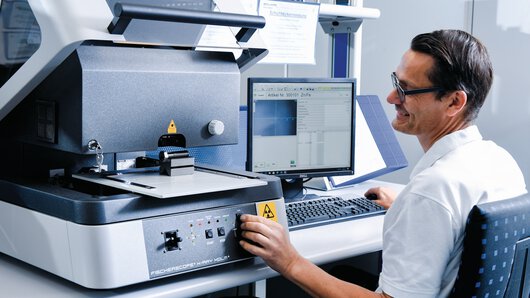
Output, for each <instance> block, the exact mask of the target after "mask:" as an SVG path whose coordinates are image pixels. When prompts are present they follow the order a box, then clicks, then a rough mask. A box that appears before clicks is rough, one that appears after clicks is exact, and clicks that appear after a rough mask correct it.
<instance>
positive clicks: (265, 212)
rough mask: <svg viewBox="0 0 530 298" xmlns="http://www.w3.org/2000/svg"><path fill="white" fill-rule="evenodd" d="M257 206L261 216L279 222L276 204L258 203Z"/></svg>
mask: <svg viewBox="0 0 530 298" xmlns="http://www.w3.org/2000/svg"><path fill="white" fill-rule="evenodd" d="M256 205H258V215H259V216H261V217H265V218H267V219H270V220H274V221H275V222H278V217H277V216H276V203H275V202H263V203H257V204H256Z"/></svg>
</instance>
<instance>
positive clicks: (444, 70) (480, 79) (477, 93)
mask: <svg viewBox="0 0 530 298" xmlns="http://www.w3.org/2000/svg"><path fill="white" fill-rule="evenodd" d="M410 49H411V50H413V51H416V52H420V53H424V54H427V55H430V56H431V57H433V58H434V61H435V62H434V67H433V68H432V69H431V70H430V71H429V73H428V78H429V80H430V81H431V82H432V83H433V85H434V86H440V87H442V88H444V90H446V91H445V92H448V91H454V90H462V91H464V92H466V94H467V108H466V109H465V110H464V117H465V120H466V121H472V120H473V119H475V118H476V117H477V115H478V112H479V110H480V108H481V107H482V105H483V104H484V101H485V100H486V96H487V95H488V92H489V90H490V87H491V83H492V81H493V68H492V66H491V61H490V58H489V55H488V52H487V50H486V47H484V45H483V44H482V43H481V42H480V41H479V40H478V39H476V38H475V37H473V36H472V35H471V34H469V33H467V32H464V31H461V30H437V31H433V32H431V33H424V34H420V35H418V36H416V37H414V39H412V42H411V45H410ZM445 92H440V93H438V98H441V97H442V96H443V95H444V94H445Z"/></svg>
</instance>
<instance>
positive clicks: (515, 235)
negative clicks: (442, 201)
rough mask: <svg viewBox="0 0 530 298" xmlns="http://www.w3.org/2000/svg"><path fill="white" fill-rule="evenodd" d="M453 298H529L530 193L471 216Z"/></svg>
mask: <svg viewBox="0 0 530 298" xmlns="http://www.w3.org/2000/svg"><path fill="white" fill-rule="evenodd" d="M465 233H466V234H465V236H464V250H463V252H462V262H461V264H460V268H459V271H458V277H457V279H456V282H455V285H454V287H453V290H452V293H451V297H459V298H460V297H490V298H493V297H509V298H512V297H513V298H515V297H523V298H529V297H530V250H529V248H530V194H526V195H522V196H519V197H516V198H512V199H508V200H502V201H497V202H491V203H485V204H479V205H476V206H474V207H473V209H472V210H471V212H470V213H469V217H468V220H467V224H466V231H465Z"/></svg>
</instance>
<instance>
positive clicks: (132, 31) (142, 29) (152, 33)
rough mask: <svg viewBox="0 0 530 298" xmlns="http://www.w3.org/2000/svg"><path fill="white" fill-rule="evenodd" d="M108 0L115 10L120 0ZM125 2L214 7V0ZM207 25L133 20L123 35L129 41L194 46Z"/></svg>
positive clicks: (169, 6)
mask: <svg viewBox="0 0 530 298" xmlns="http://www.w3.org/2000/svg"><path fill="white" fill-rule="evenodd" d="M106 1H107V3H108V5H109V8H110V9H111V11H113V10H114V5H115V4H116V3H117V2H120V1H118V0H106ZM123 2H125V3H131V4H143V5H152V6H160V7H167V8H176V9H190V10H200V11H211V10H212V9H213V3H212V0H127V1H123ZM205 27H206V26H205V25H198V24H186V23H170V22H162V21H147V20H132V21H131V24H130V25H129V27H128V28H127V30H125V32H124V34H123V36H124V37H125V39H126V40H128V41H136V42H151V43H155V44H175V45H187V46H193V45H197V43H198V42H199V40H200V37H201V35H202V32H203V31H204V28H205ZM175 33H177V34H175Z"/></svg>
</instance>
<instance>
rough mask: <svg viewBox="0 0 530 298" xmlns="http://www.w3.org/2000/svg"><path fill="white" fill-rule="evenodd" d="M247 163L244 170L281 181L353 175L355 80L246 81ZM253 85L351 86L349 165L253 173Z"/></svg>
mask: <svg viewBox="0 0 530 298" xmlns="http://www.w3.org/2000/svg"><path fill="white" fill-rule="evenodd" d="M247 83H248V85H247V161H246V170H247V171H250V172H255V173H260V174H266V175H274V176H277V177H279V178H281V179H305V178H315V177H331V176H344V175H353V174H354V168H355V113H356V105H357V104H356V97H357V94H356V85H357V84H356V80H355V79H354V78H283V77H281V78H280V77H274V78H271V77H268V78H267V77H253V78H248V81H247ZM255 83H349V84H352V85H353V86H352V109H351V113H352V115H351V127H352V130H351V141H352V144H351V147H350V151H351V152H350V165H349V167H344V168H324V169H307V170H300V169H296V170H292V171H287V170H286V171H259V172H258V171H253V169H252V158H253V156H252V149H253V141H254V140H253V119H254V117H253V112H254V105H253V104H252V103H253V101H254V98H253V92H252V90H253V86H254V84H255Z"/></svg>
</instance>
